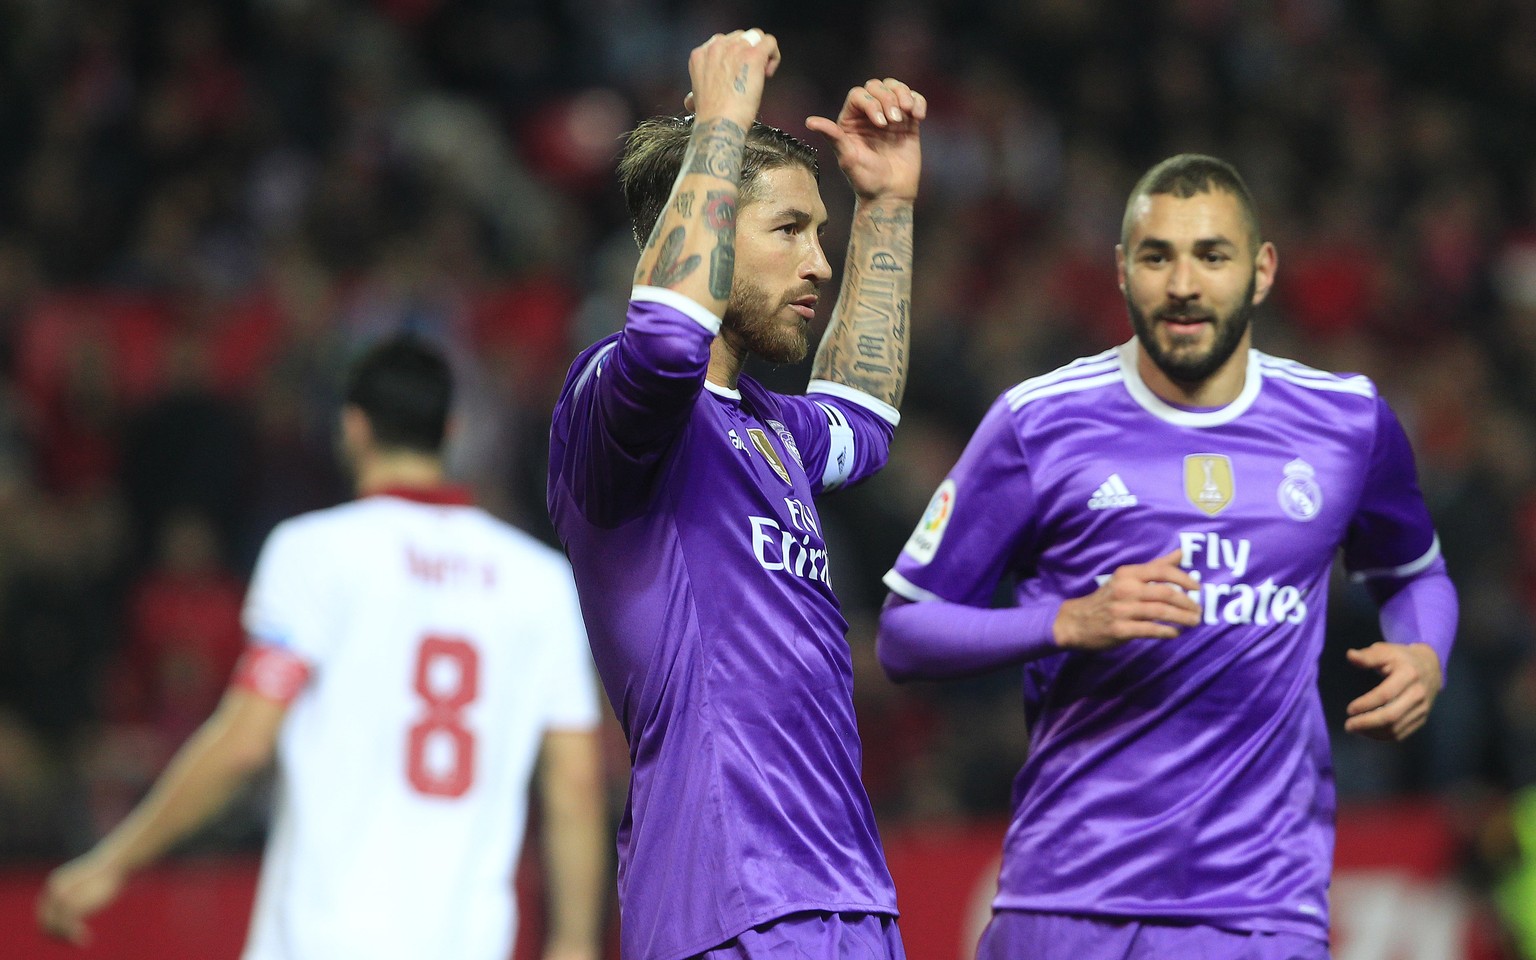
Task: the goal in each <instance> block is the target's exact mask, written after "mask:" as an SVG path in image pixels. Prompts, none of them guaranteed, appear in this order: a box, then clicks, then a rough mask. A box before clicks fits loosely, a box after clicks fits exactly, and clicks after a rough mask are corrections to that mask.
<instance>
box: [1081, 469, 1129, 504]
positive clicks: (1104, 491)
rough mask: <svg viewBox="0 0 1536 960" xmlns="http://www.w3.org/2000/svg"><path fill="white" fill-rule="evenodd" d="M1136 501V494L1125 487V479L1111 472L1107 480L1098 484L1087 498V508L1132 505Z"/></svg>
mask: <svg viewBox="0 0 1536 960" xmlns="http://www.w3.org/2000/svg"><path fill="white" fill-rule="evenodd" d="M1136 503H1137V501H1136V494H1134V493H1132V492H1131V491H1130V489H1129V488H1127V487H1126V485H1125V481H1124V480H1121V479H1120V474H1118V473H1112V474H1110V475H1109V479H1108V480H1105V481H1104V482H1103V483H1101V484H1099V489H1097V490H1095V491H1093V496H1091V497H1089V498H1088V509H1089V510H1112V509H1114V508H1116V507H1134V506H1136Z"/></svg>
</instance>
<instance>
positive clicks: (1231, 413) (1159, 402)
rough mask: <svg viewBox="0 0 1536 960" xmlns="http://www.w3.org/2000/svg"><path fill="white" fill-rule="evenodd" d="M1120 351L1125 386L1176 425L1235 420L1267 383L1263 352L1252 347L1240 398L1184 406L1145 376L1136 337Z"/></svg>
mask: <svg viewBox="0 0 1536 960" xmlns="http://www.w3.org/2000/svg"><path fill="white" fill-rule="evenodd" d="M1117 352H1118V353H1119V354H1120V370H1121V372H1122V373H1123V374H1124V375H1125V389H1126V390H1128V391H1129V392H1130V394H1131V398H1132V399H1133V400H1135V401H1136V402H1137V404H1139V405H1140V406H1141V408H1142V409H1143V410H1145V411H1147V412H1148V413H1150V414H1152V415H1153V416H1154V417H1156V418H1158V419H1159V420H1163V421H1165V422H1167V423H1171V424H1174V425H1175V426H1180V427H1219V426H1221V425H1222V424H1224V423H1231V422H1232V421H1233V420H1236V419H1237V418H1238V417H1240V416H1242V415H1243V414H1244V413H1246V412H1247V411H1248V408H1249V407H1251V406H1253V402H1254V401H1255V400H1257V399H1258V398H1259V389H1260V388H1261V387H1262V386H1263V379H1264V373H1263V371H1262V370H1260V369H1259V352H1258V351H1257V350H1254V349H1252V348H1250V349H1249V350H1248V370H1247V374H1246V377H1245V379H1244V380H1243V389H1242V392H1241V393H1239V394H1238V395H1237V398H1236V399H1234V400H1233V401H1232V402H1231V403H1229V404H1227V405H1226V406H1224V407H1218V408H1216V409H1215V410H1182V409H1180V408H1179V407H1176V406H1174V405H1173V404H1171V403H1169V402H1167V401H1166V400H1164V399H1162V398H1161V397H1159V396H1158V395H1157V394H1155V393H1153V392H1152V388H1151V387H1149V386H1147V385H1146V383H1145V382H1144V381H1143V380H1142V379H1141V371H1140V370H1138V369H1137V368H1136V358H1137V356H1138V355H1139V354H1140V353H1141V346H1140V344H1138V343H1137V342H1136V338H1135V337H1132V338H1131V339H1130V340H1127V341H1126V342H1125V343H1122V344H1121V345H1120V347H1119V349H1118V351H1117Z"/></svg>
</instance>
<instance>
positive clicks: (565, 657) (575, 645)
mask: <svg viewBox="0 0 1536 960" xmlns="http://www.w3.org/2000/svg"><path fill="white" fill-rule="evenodd" d="M544 624H545V630H544V637H545V642H546V643H547V644H548V649H549V660H548V663H549V666H550V670H549V682H548V683H547V684H546V685H545V690H546V692H547V694H548V696H547V697H546V699H545V702H544V721H545V726H546V728H547V729H551V730H592V729H594V728H596V727H597V725H598V722H599V714H598V703H597V672H596V670H594V669H593V667H592V651H591V649H590V648H589V647H588V646H587V631H586V626H585V624H583V622H582V619H581V605H580V603H579V602H578V601H577V599H576V582H575V581H574V580H573V579H572V577H571V573H570V570H569V569H568V568H566V567H565V566H564V563H563V562H562V564H561V573H560V576H559V578H558V579H557V580H556V581H555V582H554V583H553V584H552V588H551V593H550V596H549V598H548V610H547V616H546V617H545V618H544Z"/></svg>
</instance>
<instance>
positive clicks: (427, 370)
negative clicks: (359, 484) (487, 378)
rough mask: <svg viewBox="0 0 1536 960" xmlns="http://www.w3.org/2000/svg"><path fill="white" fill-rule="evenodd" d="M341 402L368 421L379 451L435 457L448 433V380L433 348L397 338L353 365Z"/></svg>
mask: <svg viewBox="0 0 1536 960" xmlns="http://www.w3.org/2000/svg"><path fill="white" fill-rule="evenodd" d="M345 399H346V402H347V404H348V405H350V406H355V407H357V408H358V409H359V410H361V411H362V412H363V414H364V415H365V416H366V417H367V418H368V423H369V425H370V426H371V427H372V428H373V438H374V441H375V442H376V443H378V444H379V446H381V447H388V448H394V449H403V450H410V451H413V452H417V453H430V454H436V453H438V452H439V451H440V449H441V448H442V445H443V436H444V434H445V433H446V432H447V428H448V410H449V408H450V407H451V406H452V404H453V375H452V373H451V372H450V371H449V368H448V361H447V360H446V359H444V357H443V354H442V353H441V352H440V351H439V350H438V349H437V348H436V347H434V346H432V345H431V344H429V343H427V342H426V341H425V340H423V339H422V338H421V337H419V336H417V335H415V334H410V333H405V334H398V335H396V336H393V337H390V338H388V339H386V340H380V341H379V342H377V343H375V344H373V345H372V346H371V347H369V348H368V349H367V350H366V351H365V352H364V353H363V354H362V355H361V356H359V357H358V358H357V360H355V361H354V362H353V363H352V366H351V368H350V369H349V370H348V373H347V382H346V393H345Z"/></svg>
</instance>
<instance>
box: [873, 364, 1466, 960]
mask: <svg viewBox="0 0 1536 960" xmlns="http://www.w3.org/2000/svg"><path fill="white" fill-rule="evenodd" d="M1138 349H1139V347H1138V345H1137V343H1136V341H1134V340H1132V341H1131V342H1129V343H1127V344H1125V345H1123V346H1121V347H1119V348H1117V349H1115V350H1111V351H1107V352H1105V353H1103V354H1100V355H1098V356H1095V357H1088V358H1084V359H1082V360H1079V361H1076V362H1074V363H1072V364H1070V365H1068V366H1066V367H1063V368H1061V369H1059V370H1057V371H1055V372H1053V373H1050V374H1047V375H1045V376H1042V377H1039V378H1036V379H1034V380H1028V381H1025V382H1024V383H1022V384H1020V385H1018V386H1017V387H1015V388H1013V389H1012V390H1010V391H1008V392H1007V393H1005V394H1004V395H1003V396H1002V397H1000V398H999V399H998V401H997V402H996V403H995V404H994V405H993V407H992V408H991V410H990V411H989V412H988V414H987V416H986V418H985V419H984V420H983V422H982V424H981V426H980V427H979V428H978V429H977V431H976V434H975V436H974V437H973V438H972V440H971V442H970V444H969V446H968V447H967V448H966V450H965V452H964V454H963V455H962V456H961V458H960V460H959V462H958V463H957V464H956V466H955V468H954V470H953V471H952V472H951V474H950V476H949V477H948V478H947V479H946V480H945V481H944V483H943V484H942V485H941V487H940V489H939V491H938V493H936V494H935V496H934V499H933V501H932V503H931V504H930V506H929V509H928V512H927V514H926V515H925V516H924V518H923V520H922V521H921V522H920V523H919V525H918V528H917V530H916V531H914V533H913V535H912V538H911V539H910V540H909V541H908V543H907V546H906V547H905V548H904V550H903V552H902V554H901V555H900V557H899V558H898V560H897V562H896V565H895V567H894V568H893V569H892V571H891V572H890V573H888V574H887V575H886V583H887V585H888V586H889V587H890V588H891V589H892V590H893V591H894V592H895V593H897V594H899V595H901V596H904V597H906V598H908V599H910V600H918V601H922V600H928V599H935V598H938V599H942V600H946V601H950V602H954V603H964V604H969V605H973V606H986V605H987V604H988V599H989V598H990V597H991V595H992V592H993V590H994V588H995V586H996V584H997V583H998V581H999V579H1000V578H1001V577H1003V576H1004V575H1005V574H1011V575H1013V576H1015V577H1017V578H1018V581H1019V583H1020V584H1021V586H1020V588H1019V595H1018V599H1019V602H1020V603H1021V604H1025V603H1029V602H1031V601H1032V600H1038V599H1039V598H1041V597H1057V598H1066V597H1078V596H1083V595H1085V594H1088V593H1091V592H1093V590H1094V589H1095V588H1096V587H1097V586H1098V584H1099V583H1101V582H1103V580H1104V579H1105V578H1107V576H1108V575H1109V574H1111V573H1112V572H1113V571H1114V570H1115V568H1117V567H1119V566H1121V565H1124V564H1130V563H1145V562H1147V561H1149V560H1152V559H1154V558H1156V557H1158V556H1161V555H1163V554H1165V553H1168V552H1169V551H1170V550H1173V549H1175V548H1179V549H1182V551H1183V560H1182V563H1183V565H1184V567H1185V568H1187V569H1188V570H1189V571H1190V572H1191V573H1192V574H1193V575H1195V576H1196V577H1197V578H1198V579H1199V580H1200V583H1201V588H1200V600H1201V603H1202V605H1203V611H1204V613H1203V623H1202V624H1201V625H1199V626H1196V627H1192V628H1189V629H1187V630H1185V631H1184V632H1183V633H1182V634H1180V635H1179V636H1178V637H1176V638H1175V639H1171V640H1133V641H1131V642H1129V643H1127V644H1125V645H1124V646H1122V647H1119V648H1117V649H1114V650H1111V651H1105V652H1098V653H1086V652H1068V651H1059V652H1053V653H1049V654H1047V655H1045V656H1043V657H1041V658H1040V659H1036V660H1032V661H1029V662H1028V663H1027V664H1026V665H1025V666H1024V668H1023V674H1024V699H1025V709H1026V712H1027V714H1028V719H1029V723H1030V729H1031V747H1030V753H1029V757H1028V759H1027V760H1026V762H1025V764H1024V766H1023V768H1022V770H1021V771H1020V772H1019V775H1018V777H1017V779H1016V780H1015V783H1014V791H1013V811H1012V818H1011V822H1010V825H1009V829H1008V834H1007V838H1006V840H1005V843H1004V856H1003V868H1002V875H1001V878H1000V882H999V890H998V894H997V897H996V899H995V900H994V907H995V908H997V909H1001V910H1009V909H1012V910H1031V911H1040V912H1048V913H1063V914H1078V915H1085V916H1108V917H1117V916H1118V917H1135V918H1146V919H1163V920H1169V921H1174V922H1191V923H1202V924H1209V925H1212V926H1219V927H1227V928H1231V929H1238V930H1260V931H1289V932H1293V933H1300V934H1304V935H1308V936H1312V937H1319V938H1323V939H1326V937H1327V930H1328V902H1327V889H1328V881H1329V875H1330V871H1331V867H1332V854H1333V818H1334V787H1333V774H1332V763H1331V760H1330V753H1329V745H1328V729H1327V725H1326V723H1325V720H1324V716H1323V711H1322V706H1321V702H1320V698H1319V695H1318V690H1317V664H1318V657H1319V655H1320V653H1321V651H1322V648H1323V632H1324V620H1325V613H1326V606H1327V589H1328V579H1329V573H1330V570H1331V567H1332V564H1333V560H1334V557H1335V555H1336V554H1337V553H1338V552H1339V550H1340V548H1342V550H1343V559H1344V565H1345V568H1346V569H1347V570H1349V571H1351V572H1353V573H1356V574H1359V575H1363V576H1377V575H1386V576H1396V577H1408V576H1412V575H1414V574H1415V573H1416V572H1418V571H1422V570H1426V569H1429V568H1430V567H1431V566H1432V565H1434V564H1437V563H1438V562H1439V546H1438V541H1437V539H1436V536H1435V531H1434V529H1433V526H1432V525H1431V522H1430V519H1429V515H1428V511H1427V509H1426V508H1425V505H1424V502H1423V497H1422V496H1421V494H1420V492H1419V489H1418V484H1417V480H1416V479H1415V471H1414V465H1413V458H1412V452H1411V450H1410V448H1409V445H1408V441H1407V438H1406V436H1405V435H1404V433H1403V430H1402V427H1401V426H1400V425H1399V424H1398V422H1397V419H1396V418H1395V417H1394V416H1393V414H1392V411H1391V410H1390V409H1389V408H1388V406H1387V405H1386V403H1385V402H1384V401H1383V400H1381V398H1380V397H1378V396H1377V393H1376V389H1375V386H1374V384H1372V383H1371V381H1370V380H1368V379H1367V378H1365V377H1363V376H1340V375H1335V374H1330V373H1325V372H1322V371H1318V370H1313V369H1311V368H1309V367H1305V366H1303V365H1301V364H1298V363H1295V362H1293V361H1289V360H1283V359H1279V358H1276V357H1271V356H1268V355H1266V354H1263V353H1261V352H1259V351H1257V350H1252V351H1250V352H1249V355H1248V367H1247V378H1246V381H1245V385H1244V387H1243V391H1242V393H1241V394H1240V395H1239V397H1238V398H1237V399H1236V400H1234V401H1233V402H1232V403H1231V404H1229V405H1227V406H1225V407H1221V408H1218V409H1209V410H1189V409H1184V408H1179V407H1175V406H1172V405H1170V404H1167V403H1165V402H1163V401H1162V400H1160V399H1159V398H1158V397H1157V396H1156V395H1154V394H1153V393H1152V391H1151V390H1150V389H1149V388H1148V387H1147V386H1146V384H1145V383H1143V382H1142V380H1141V379H1140V377H1139V375H1138V373H1137V369H1136V360H1137V351H1138Z"/></svg>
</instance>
